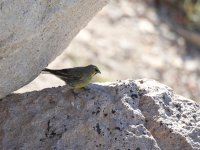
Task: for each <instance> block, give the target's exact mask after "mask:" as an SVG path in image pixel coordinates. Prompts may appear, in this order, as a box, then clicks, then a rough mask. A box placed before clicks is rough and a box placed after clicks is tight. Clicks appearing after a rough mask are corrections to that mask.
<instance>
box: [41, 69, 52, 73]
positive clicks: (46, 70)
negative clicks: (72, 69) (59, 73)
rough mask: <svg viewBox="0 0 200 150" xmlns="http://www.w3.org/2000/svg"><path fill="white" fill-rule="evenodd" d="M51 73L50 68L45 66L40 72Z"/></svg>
mask: <svg viewBox="0 0 200 150" xmlns="http://www.w3.org/2000/svg"><path fill="white" fill-rule="evenodd" d="M50 73H51V69H48V68H45V69H43V70H42V74H50Z"/></svg>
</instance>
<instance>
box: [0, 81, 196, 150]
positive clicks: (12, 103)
mask: <svg viewBox="0 0 200 150" xmlns="http://www.w3.org/2000/svg"><path fill="white" fill-rule="evenodd" d="M199 116H200V106H199V105H198V104H196V103H195V102H194V101H192V100H189V99H186V98H183V97H181V96H178V95H175V94H174V93H173V91H172V89H170V88H169V87H167V86H165V85H163V84H160V83H158V82H156V81H152V80H146V79H143V80H142V79H141V80H136V81H133V80H126V81H119V82H116V83H104V84H90V85H88V87H87V89H78V90H74V91H73V90H68V89H67V88H66V87H65V86H64V87H58V88H51V89H44V90H42V91H37V92H30V93H24V94H12V95H9V96H7V97H6V98H4V99H2V100H1V101H0V118H1V123H0V142H1V145H0V149H2V150H8V149H9V150H13V149H23V150H27V149H28V150H35V149H37V150H49V149H52V150H81V149H87V150H95V149H105V150H107V149H120V150H129V149H130V150H149V149H151V150H161V149H162V150H172V149H173V150H192V149H194V150H195V149H196V150H197V149H199V147H200V139H199V135H200V117H199Z"/></svg>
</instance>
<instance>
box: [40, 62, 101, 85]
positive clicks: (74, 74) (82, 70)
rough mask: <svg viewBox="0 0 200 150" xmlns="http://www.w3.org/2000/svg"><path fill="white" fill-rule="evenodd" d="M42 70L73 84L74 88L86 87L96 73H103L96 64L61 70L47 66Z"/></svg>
mask: <svg viewBox="0 0 200 150" xmlns="http://www.w3.org/2000/svg"><path fill="white" fill-rule="evenodd" d="M42 71H45V72H49V73H51V74H53V75H55V76H57V77H58V78H60V79H61V80H63V81H65V83H66V84H68V85H69V86H71V87H72V88H82V87H85V86H86V85H87V84H88V83H89V82H90V80H91V79H92V77H93V76H94V75H96V74H97V73H101V72H100V70H99V69H98V67H96V66H94V65H88V66H85V67H75V68H68V69H61V70H51V69H47V68H45V69H44V70H42Z"/></svg>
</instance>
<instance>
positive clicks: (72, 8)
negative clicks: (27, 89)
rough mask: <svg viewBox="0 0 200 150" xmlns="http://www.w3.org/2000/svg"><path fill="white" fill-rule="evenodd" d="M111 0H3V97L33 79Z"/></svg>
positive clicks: (0, 43) (0, 5)
mask: <svg viewBox="0 0 200 150" xmlns="http://www.w3.org/2000/svg"><path fill="white" fill-rule="evenodd" d="M107 1H108V0H35V1H33V0H27V1H15V0H6V1H5V0H0V70H1V71H0V98H1V97H3V96H5V95H7V94H8V93H10V92H12V91H14V90H17V89H19V88H20V87H22V86H24V85H25V84H27V83H29V82H30V81H32V80H33V79H34V78H35V77H37V75H38V74H39V73H40V72H41V70H42V69H43V68H44V67H46V66H47V65H48V64H49V63H50V62H51V61H52V60H54V59H55V57H56V56H58V55H59V54H60V53H61V52H62V51H63V50H64V49H65V48H66V47H67V46H68V44H69V43H70V41H71V40H72V39H73V37H74V36H75V35H76V34H77V33H78V32H79V31H80V29H82V28H83V27H84V26H86V24H87V23H88V22H89V20H90V19H91V18H92V17H93V16H94V15H95V14H96V13H97V12H98V11H99V10H100V9H101V8H102V7H103V6H104V5H105V4H106V2H107Z"/></svg>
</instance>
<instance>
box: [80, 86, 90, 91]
mask: <svg viewBox="0 0 200 150" xmlns="http://www.w3.org/2000/svg"><path fill="white" fill-rule="evenodd" d="M81 89H83V90H84V91H90V88H89V87H87V86H85V87H82V88H81Z"/></svg>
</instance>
